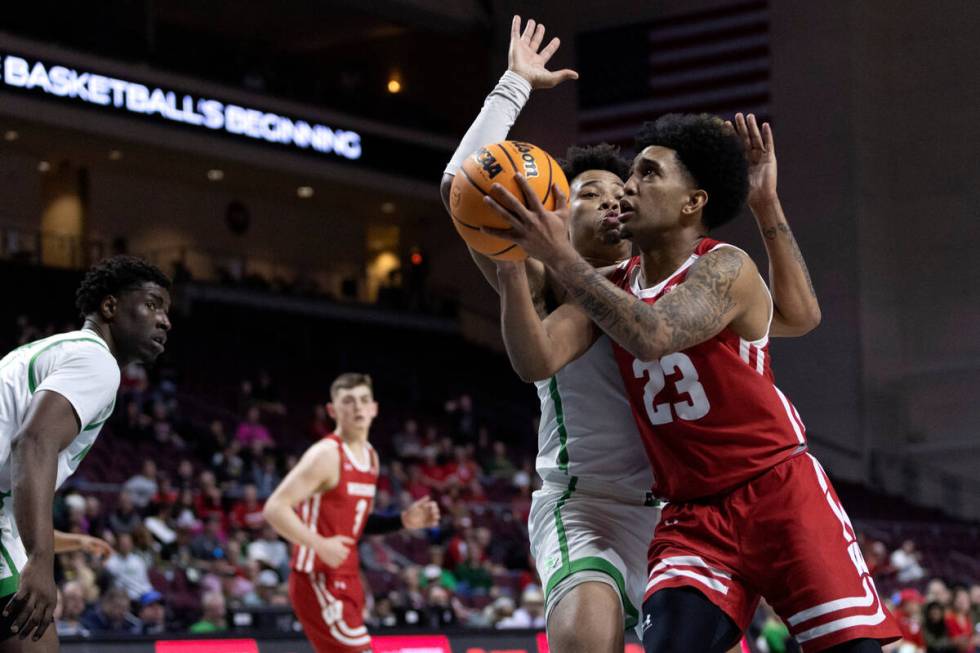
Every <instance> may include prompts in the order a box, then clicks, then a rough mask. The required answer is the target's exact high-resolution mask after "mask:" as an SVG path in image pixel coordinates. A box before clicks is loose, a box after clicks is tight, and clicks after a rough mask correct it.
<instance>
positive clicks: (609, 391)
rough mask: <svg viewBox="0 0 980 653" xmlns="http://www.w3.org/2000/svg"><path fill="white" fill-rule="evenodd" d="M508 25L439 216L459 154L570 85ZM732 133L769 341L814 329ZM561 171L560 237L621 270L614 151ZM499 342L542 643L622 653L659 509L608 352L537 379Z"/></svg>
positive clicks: (501, 132)
mask: <svg viewBox="0 0 980 653" xmlns="http://www.w3.org/2000/svg"><path fill="white" fill-rule="evenodd" d="M520 28H521V20H520V18H519V17H517V16H515V17H514V19H513V22H512V26H511V42H510V50H509V53H508V59H509V67H508V71H507V72H506V73H505V74H504V76H503V77H502V78H501V80H500V83H498V85H497V87H496V88H495V89H494V90H493V92H491V94H490V95H489V96H488V97H487V100H486V102H485V104H484V107H483V110H482V111H481V112H480V115H479V116H478V117H477V119H476V120H475V121H474V122H473V125H472V126H471V127H470V129H469V131H467V133H466V135H465V136H464V138H463V140H462V141H461V143H460V145H459V148H458V149H457V151H456V154H455V155H454V157H453V159H452V161H451V162H450V164H449V166H448V167H447V169H446V173H445V174H444V176H443V181H442V186H441V190H442V195H443V201H444V203H445V204H446V207H447V210H449V192H450V188H451V185H452V180H453V175H454V174H455V172H456V170H457V169H458V167H459V166H460V165H461V164H462V161H463V160H464V159H465V157H466V156H468V155H469V154H470V153H471V152H472V151H475V150H476V149H477V148H479V147H480V146H482V145H485V144H487V143H492V142H498V141H502V140H504V139H505V138H506V137H507V134H508V131H509V128H510V127H511V125H512V124H513V123H514V121H515V120H516V118H517V115H518V114H519V112H520V110H521V109H522V108H523V106H524V104H525V103H526V101H527V99H528V97H529V95H530V92H531V90H532V89H538V88H550V87H552V86H555V85H556V84H558V83H561V82H562V81H565V80H567V79H575V78H576V77H577V75H576V74H575V73H574V71H570V70H562V71H556V72H551V71H549V70H547V68H546V64H547V62H548V60H549V59H550V58H551V56H553V55H554V53H555V52H556V51H557V49H558V44H559V42H558V40H557V39H554V40H552V41H551V42H550V43H549V45H548V46H547V47H546V48H544V49H540V47H541V44H542V43H543V41H544V33H545V29H544V26H542V25H536V24H535V21H533V20H530V21H528V23H527V25H526V26H525V29H524V30H523V32H521V29H520ZM539 49H540V51H539ZM734 127H737V128H738V130H739V134H740V135H741V136H742V137H743V140H744V142H745V149H746V155H747V156H748V157H749V159H750V161H751V163H752V167H751V169H752V179H753V185H752V188H753V193H752V197H753V200H754V201H752V202H751V204H752V208H753V213H754V215H755V216H756V219H757V220H758V222H759V226H760V230H763V232H764V235H765V236H766V244H767V248H768V250H769V254H770V258H771V261H772V264H771V265H772V279H773V286H774V291H775V293H776V297H777V302H778V304H779V305H780V307H781V309H782V310H781V311H780V314H779V315H778V316H777V318H776V319H777V324H776V325H774V330H776V329H778V330H779V331H780V335H802V334H803V333H806V332H808V331H809V330H810V329H812V328H813V327H815V326H816V324H817V323H818V322H819V320H820V310H819V305H818V304H817V300H816V296H815V295H814V294H813V293H812V288H811V287H810V285H809V277H808V275H807V273H806V268H805V264H804V263H803V260H802V257H801V256H800V255H799V248H798V247H796V243H795V240H793V236H792V232H791V231H790V230H789V227H788V226H787V224H786V220H785V216H783V214H782V210H781V209H780V207H779V201H778V197H777V196H776V161H775V153H774V150H773V148H772V142H771V140H772V138H771V132H770V131H769V129H768V126H766V125H764V126H763V132H762V133H761V134H760V133H759V130H758V128H757V127H756V125H755V119H754V117H753V116H749V120H748V121H746V120H745V118H744V117H743V116H742V115H741V114H739V115H738V116H737V117H736V125H735V126H734ZM753 130H754V131H753ZM562 167H563V171H564V172H565V175H566V177H567V178H568V180H569V182H570V190H571V207H570V212H569V217H568V232H569V238H570V240H571V243H572V245H573V246H574V248H575V249H576V251H578V252H579V254H580V255H581V256H582V257H583V258H584V259H585V260H586V261H588V262H589V263H590V264H591V265H593V266H594V267H597V268H602V267H605V266H614V265H616V264H618V263H620V262H622V261H623V260H625V259H627V258H628V257H629V252H630V243H629V242H628V241H626V240H624V239H620V238H618V237H611V238H610V237H609V236H615V235H616V232H617V228H618V215H619V200H620V199H621V198H622V196H623V181H624V180H625V178H626V176H627V172H626V171H627V170H628V164H626V163H625V162H624V161H622V160H621V159H620V157H619V156H618V154H617V152H616V150H615V148H612V147H611V146H608V145H600V146H592V147H584V148H578V147H573V148H570V149H569V152H568V154H567V156H566V157H565V159H563V161H562ZM470 253H471V255H472V256H473V258H474V260H475V262H476V263H477V265H478V266H479V268H480V270H481V272H483V274H484V276H485V277H486V278H487V281H488V282H489V283H490V284H491V285H492V286H493V287H494V288H495V289H499V288H500V286H499V285H498V279H497V267H496V264H495V262H494V261H492V260H490V259H488V258H487V257H485V256H483V255H482V254H479V253H476V252H473V251H472V250H471V252H470ZM509 269H510V271H511V272H512V273H513V276H511V277H508V280H509V281H512V282H513V283H506V282H505V283H506V285H507V286H508V287H510V288H513V289H514V293H524V295H526V299H527V301H528V302H529V304H530V305H533V311H534V314H533V315H532V316H531V317H541V318H544V317H545V316H546V315H547V314H548V309H549V308H550V309H554V308H555V307H556V306H557V305H558V304H559V303H560V301H559V299H560V298H561V296H562V295H563V294H564V293H563V290H564V289H563V288H562V287H561V285H560V284H556V283H555V282H554V280H553V279H550V278H549V277H548V276H547V271H546V269H545V266H544V264H542V263H541V262H540V261H538V260H535V259H528V260H527V261H526V262H523V263H518V264H514V265H512V266H510V267H509ZM521 299H522V298H521V297H504V298H502V302H503V303H504V304H505V305H508V304H509V305H512V306H519V305H520V303H521ZM563 310H567V309H562V308H559V309H558V311H557V312H558V315H557V316H556V319H555V320H551V321H550V322H548V321H546V323H560V318H561V312H562V311H563ZM503 332H504V339H505V341H506V344H507V347H508V352H509V353H510V355H511V359H512V361H513V362H514V368H515V370H516V371H517V372H518V373H519V374H520V375H521V377H522V378H524V379H525V380H535V384H536V386H537V390H538V395H539V399H540V401H541V422H540V430H539V434H538V450H539V453H538V457H537V460H536V468H537V471H538V474H539V475H540V476H541V478H542V480H543V481H544V486H543V488H542V490H540V491H538V492H536V493H535V495H534V497H533V503H532V510H531V518H530V520H529V524H528V530H529V535H530V539H531V547H532V553H533V556H534V558H535V563H536V565H537V569H538V574H539V576H540V577H541V579H542V582H543V584H544V585H545V590H546V592H545V594H546V615H547V624H548V638H549V643H550V646H551V647H552V649H553V650H555V651H559V652H562V653H564V652H567V651H576V650H581V651H607V650H608V651H621V650H622V648H623V626H624V624H625V626H626V627H627V628H629V627H630V626H631V625H632V624H633V623H635V621H636V615H637V610H636V607H635V606H637V605H638V604H639V602H640V600H641V598H642V593H643V588H644V586H645V582H646V553H647V547H648V544H649V539H650V536H651V533H652V528H653V524H654V523H655V521H656V518H657V514H658V512H659V511H657V510H655V509H652V507H651V506H650V505H649V504H650V503H652V502H651V501H650V498H649V497H647V496H646V493H638V492H637V490H638V489H639V488H643V489H646V488H648V487H650V481H651V480H652V479H651V476H650V472H649V463H648V462H647V461H646V458H645V455H644V452H643V450H642V442H641V440H640V437H639V433H638V431H637V428H636V425H635V421H634V420H633V417H632V413H631V411H630V409H629V406H628V402H627V401H626V398H625V395H624V393H623V390H622V381H621V379H620V378H619V372H618V368H617V367H616V364H615V361H614V359H613V357H612V352H611V345H610V342H609V340H608V338H606V337H604V336H601V337H599V338H598V339H597V340H595V341H594V342H589V343H583V345H582V347H583V351H584V352H585V353H584V354H583V355H582V356H581V357H579V358H578V359H577V360H576V361H575V363H573V364H570V365H567V366H564V367H563V368H561V369H557V368H553V369H549V370H548V372H547V373H541V370H539V369H537V370H536V369H534V367H533V361H534V358H533V357H524V356H522V354H521V351H522V349H523V348H525V347H532V346H533V343H529V342H527V338H529V337H530V336H529V334H531V333H533V332H532V331H531V330H530V329H528V328H526V324H522V322H521V316H520V315H519V314H515V312H514V311H513V310H508V309H507V308H506V306H505V307H504V311H503ZM555 335H557V334H555ZM556 340H558V341H561V340H562V339H561V338H560V337H556ZM529 364H530V365H529ZM573 479H574V483H572V481H573ZM570 486H571V490H570V489H569V488H570ZM566 493H567V496H566ZM611 497H612V498H613V499H614V500H611V499H610V498H611ZM629 497H634V498H633V499H632V500H630V499H628V498H629Z"/></svg>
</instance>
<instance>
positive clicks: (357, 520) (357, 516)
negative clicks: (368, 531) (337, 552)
mask: <svg viewBox="0 0 980 653" xmlns="http://www.w3.org/2000/svg"><path fill="white" fill-rule="evenodd" d="M367 506H368V502H367V499H361V500H360V501H358V502H357V507H355V508H354V528H353V529H351V532H353V533H354V535H357V529H358V527H359V526H360V525H361V520H362V519H364V513H365V511H367Z"/></svg>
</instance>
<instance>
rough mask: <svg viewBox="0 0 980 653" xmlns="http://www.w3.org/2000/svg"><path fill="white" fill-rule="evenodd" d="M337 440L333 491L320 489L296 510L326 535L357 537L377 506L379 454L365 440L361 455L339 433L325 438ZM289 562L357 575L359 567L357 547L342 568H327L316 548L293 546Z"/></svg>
mask: <svg viewBox="0 0 980 653" xmlns="http://www.w3.org/2000/svg"><path fill="white" fill-rule="evenodd" d="M324 439H325V440H333V441H334V442H336V443H337V448H338V450H339V452H340V478H339V480H338V482H337V486H336V487H334V488H333V489H331V490H326V491H324V492H317V493H316V494H314V495H313V496H311V497H310V498H309V499H307V500H306V501H304V502H303V503H301V504H300V505H299V506H298V507H297V508H296V512H297V514H298V515H299V517H300V519H302V520H303V523H304V524H306V526H307V528H309V529H310V530H311V531H314V532H316V533H317V534H319V535H322V536H323V537H332V536H334V535H347V536H349V537H352V538H354V539H355V540H357V539H359V538H360V537H361V532H363V530H364V524H365V522H366V521H367V518H368V515H370V514H371V510H372V509H373V507H374V495H375V492H376V490H377V485H378V455H377V454H376V453H375V451H374V448H373V447H372V446H371V445H370V444H368V443H367V442H365V443H364V444H365V449H364V453H363V456H362V457H361V458H358V457H357V456H355V455H354V454H353V452H352V451H351V450H350V447H348V446H347V445H346V444H344V441H343V440H342V439H341V438H340V436H339V435H337V434H336V433H331V434H330V435H328V436H326V437H325V438H324ZM290 565H291V567H292V568H293V569H295V570H296V571H301V572H306V573H323V574H331V575H339V574H349V575H354V576H356V575H357V574H358V570H359V568H360V558H359V556H358V554H357V546H356V545H355V546H353V547H351V552H350V555H349V556H347V559H346V560H345V561H344V562H343V563H341V565H340V566H339V567H336V568H333V567H328V566H327V565H326V563H324V562H323V561H322V560H320V558H319V557H318V556H317V555H316V553H315V552H314V551H313V549H310V548H309V547H305V546H294V547H293V557H292V560H291V562H290Z"/></svg>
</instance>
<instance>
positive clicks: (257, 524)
mask: <svg viewBox="0 0 980 653" xmlns="http://www.w3.org/2000/svg"><path fill="white" fill-rule="evenodd" d="M262 506H263V502H262V501H259V496H258V490H257V489H256V487H255V485H254V484H253V483H248V484H246V485H245V486H244V487H242V498H241V500H240V501H238V502H237V503H236V504H235V505H234V507H233V508H232V509H231V523H232V524H233V525H235V526H236V527H238V528H243V529H245V530H246V531H247V532H248V533H249V535H251V536H254V535H255V534H257V533H258V532H259V531H260V530H262V527H263V526H264V525H265V517H263V516H262Z"/></svg>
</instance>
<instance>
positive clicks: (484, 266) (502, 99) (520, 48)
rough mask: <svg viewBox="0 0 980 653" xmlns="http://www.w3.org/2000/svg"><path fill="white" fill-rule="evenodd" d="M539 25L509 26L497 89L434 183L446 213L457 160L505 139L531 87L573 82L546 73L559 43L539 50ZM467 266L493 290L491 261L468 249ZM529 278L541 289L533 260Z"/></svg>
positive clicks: (561, 73)
mask: <svg viewBox="0 0 980 653" xmlns="http://www.w3.org/2000/svg"><path fill="white" fill-rule="evenodd" d="M544 36H545V27H544V25H541V24H539V23H536V22H535V21H534V19H530V20H528V21H527V24H526V25H525V26H524V30H523V31H522V30H521V17H520V16H514V18H513V20H512V21H511V25H510V49H509V50H508V52H507V63H508V65H507V71H506V72H505V73H504V75H503V77H501V78H500V81H499V82H498V83H497V86H496V87H495V88H494V89H493V91H491V92H490V95H488V96H487V99H486V101H485V102H484V103H483V109H482V110H481V111H480V113H479V115H478V116H477V117H476V120H474V121H473V124H472V125H470V128H469V129H468V130H467V131H466V134H465V135H464V136H463V140H461V141H460V142H459V147H457V148H456V152H455V153H454V154H453V157H452V159H450V161H449V164H448V165H447V166H446V170H445V172H444V173H443V175H442V182H441V183H440V185H439V191H440V195H441V196H442V203H443V205H444V206H445V207H446V211H448V212H449V213H450V214H452V210H451V209H450V203H449V195H450V192H451V189H452V185H453V178H454V177H455V175H456V171H457V170H458V169H459V167H460V166H461V165H463V161H465V160H466V157H468V156H469V155H470V154H472V153H473V152H475V151H476V150H477V149H479V148H481V147H483V146H484V145H486V144H488V143H497V142H500V141H502V140H505V139H506V138H507V134H508V133H509V132H510V128H511V127H512V126H513V125H514V122H515V121H516V120H517V116H518V115H520V112H521V109H523V108H524V105H525V104H526V103H527V100H528V97H530V95H531V90H532V89H539V88H552V87H553V86H557V85H558V84H561V83H562V82H564V81H566V80H569V79H577V78H578V73H576V72H575V71H574V70H567V69H566V70H557V71H552V70H548V68H547V64H548V61H549V60H550V59H551V57H553V56H554V54H555V52H557V51H558V48H559V46H560V45H561V40H560V39H558V38H553V39H551V41H550V42H549V43H548V45H546V46H545V47H544V48H542V47H541V44H542V43H543V42H544ZM470 255H471V256H472V257H473V262H474V263H476V266H477V267H478V268H479V269H480V272H481V273H483V277H484V278H485V279H486V280H487V283H489V284H490V285H491V286H492V287H493V289H494V290H498V287H497V269H496V266H495V265H494V262H493V261H492V260H491V259H490V258H488V257H487V256H484V255H483V254H480V253H479V252H476V251H474V250H472V249H470ZM527 266H528V273H529V278H530V279H531V280H532V281H533V282H534V283H535V285H536V286H539V287H543V285H544V266H543V265H541V263H540V262H538V261H528V262H527Z"/></svg>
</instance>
